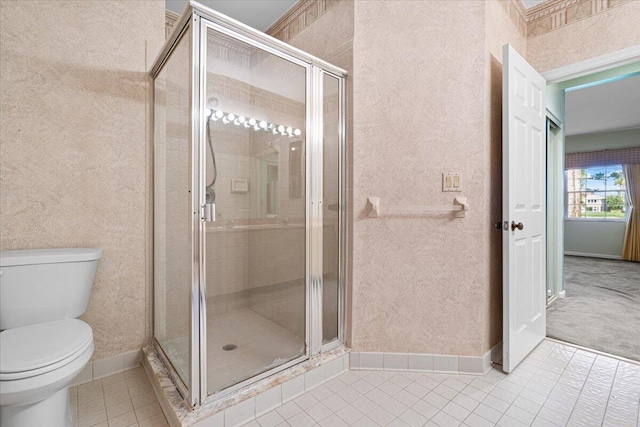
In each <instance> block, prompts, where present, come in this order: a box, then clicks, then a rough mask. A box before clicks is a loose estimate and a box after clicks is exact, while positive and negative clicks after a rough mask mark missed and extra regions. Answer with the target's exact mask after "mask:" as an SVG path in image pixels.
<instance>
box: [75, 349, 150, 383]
mask: <svg viewBox="0 0 640 427" xmlns="http://www.w3.org/2000/svg"><path fill="white" fill-rule="evenodd" d="M141 364H142V351H141V350H133V351H129V352H126V353H122V354H118V355H116V356H112V357H107V358H106V359H102V360H94V361H92V362H89V363H87V364H86V365H85V367H84V368H83V369H82V371H80V373H79V374H78V376H77V377H76V378H75V379H74V380H73V382H72V383H71V386H72V387H73V386H77V385H80V384H84V383H88V382H91V381H93V380H98V379H100V378H104V377H108V376H109V375H113V374H117V373H120V372H124V371H127V370H129V369H133V368H137V367H138V366H140V365H141Z"/></svg>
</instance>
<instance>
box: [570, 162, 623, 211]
mask: <svg viewBox="0 0 640 427" xmlns="http://www.w3.org/2000/svg"><path fill="white" fill-rule="evenodd" d="M566 178H567V205H566V217H567V218H589V219H590V218H597V219H605V220H621V219H625V218H626V216H627V200H626V195H625V182H624V173H623V172H622V166H621V165H611V166H602V167H591V168H585V169H569V170H567V171H566Z"/></svg>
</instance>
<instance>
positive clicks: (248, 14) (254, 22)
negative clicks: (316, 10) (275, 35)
mask: <svg viewBox="0 0 640 427" xmlns="http://www.w3.org/2000/svg"><path fill="white" fill-rule="evenodd" d="M165 2H166V8H167V9H169V10H170V11H172V12H175V13H178V14H180V13H182V11H183V10H184V8H185V6H186V5H187V0H165ZM199 3H202V4H203V5H205V6H208V7H210V8H211V9H215V10H216V11H218V12H220V13H223V14H225V15H227V16H230V17H231V18H233V19H236V20H238V21H240V22H242V23H244V24H247V25H249V26H250V27H253V28H255V29H258V30H260V31H266V30H267V29H268V28H269V27H271V25H273V24H274V23H275V22H276V21H277V20H278V19H280V17H282V15H284V14H285V13H286V12H287V11H288V10H289V9H291V7H292V6H293V5H294V4H296V3H297V0H199Z"/></svg>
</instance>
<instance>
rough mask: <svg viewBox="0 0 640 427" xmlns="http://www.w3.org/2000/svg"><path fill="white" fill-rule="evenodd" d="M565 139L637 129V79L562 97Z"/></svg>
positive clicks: (639, 113)
mask: <svg viewBox="0 0 640 427" xmlns="http://www.w3.org/2000/svg"><path fill="white" fill-rule="evenodd" d="M565 122H566V124H565V133H566V135H583V134H586V133H597V132H606V131H611V130H623V129H633V128H640V75H635V76H632V77H628V78H623V79H617V80H613V81H609V82H606V80H605V83H602V84H591V85H585V87H584V88H583V89H576V90H570V91H567V93H566V104H565Z"/></svg>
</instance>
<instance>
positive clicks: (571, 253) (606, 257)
mask: <svg viewBox="0 0 640 427" xmlns="http://www.w3.org/2000/svg"><path fill="white" fill-rule="evenodd" d="M564 254H565V255H571V256H583V257H588V258H602V259H622V256H621V255H607V254H592V253H589V252H572V251H564Z"/></svg>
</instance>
